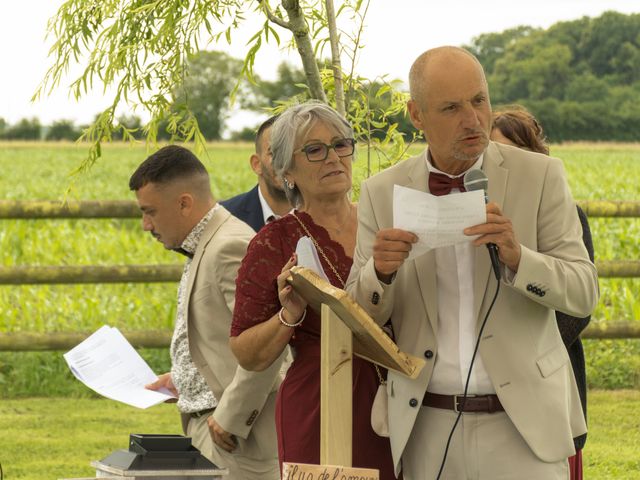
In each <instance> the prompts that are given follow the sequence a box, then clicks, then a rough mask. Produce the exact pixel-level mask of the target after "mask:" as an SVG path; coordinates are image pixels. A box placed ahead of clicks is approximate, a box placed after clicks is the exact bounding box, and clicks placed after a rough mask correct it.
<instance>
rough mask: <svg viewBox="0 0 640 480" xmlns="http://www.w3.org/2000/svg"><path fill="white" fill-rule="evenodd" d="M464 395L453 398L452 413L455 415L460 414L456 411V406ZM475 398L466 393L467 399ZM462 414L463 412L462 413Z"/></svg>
mask: <svg viewBox="0 0 640 480" xmlns="http://www.w3.org/2000/svg"><path fill="white" fill-rule="evenodd" d="M464 397H465V396H464V395H454V396H453V411H454V412H456V413H460V410H458V404H459V403H460V401H461V400H462V399H463V398H464ZM474 397H477V395H473V394H470V393H468V394H467V398H474ZM462 413H464V412H462Z"/></svg>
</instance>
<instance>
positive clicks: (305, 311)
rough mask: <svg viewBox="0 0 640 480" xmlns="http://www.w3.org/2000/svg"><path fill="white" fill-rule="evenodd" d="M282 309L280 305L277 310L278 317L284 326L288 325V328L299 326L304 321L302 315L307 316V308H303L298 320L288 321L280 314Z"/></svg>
mask: <svg viewBox="0 0 640 480" xmlns="http://www.w3.org/2000/svg"><path fill="white" fill-rule="evenodd" d="M283 310H284V307H282V308H281V309H280V310H279V311H278V318H279V319H280V323H281V324H283V325H284V326H285V327H289V328H295V327H299V326H300V325H301V324H302V322H303V321H304V317H306V316H307V309H306V308H305V309H304V312H302V317H300V320H298V321H297V322H296V323H289V322H287V321H286V320H285V319H284V316H283V315H282V311H283Z"/></svg>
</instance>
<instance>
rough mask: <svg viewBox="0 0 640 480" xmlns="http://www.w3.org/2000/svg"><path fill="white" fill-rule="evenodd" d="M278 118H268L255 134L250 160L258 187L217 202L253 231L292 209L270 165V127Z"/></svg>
mask: <svg viewBox="0 0 640 480" xmlns="http://www.w3.org/2000/svg"><path fill="white" fill-rule="evenodd" d="M276 118H277V116H276V115H274V116H273V117H270V118H268V119H267V120H266V121H264V122H263V123H262V125H260V127H259V128H258V132H257V133H256V151H255V153H254V154H253V155H251V158H250V164H251V168H252V169H253V171H254V172H255V173H256V175H257V176H258V185H256V186H255V187H253V188H252V189H251V190H249V191H248V192H245V193H241V194H240V195H236V196H235V197H232V198H229V199H227V200H224V201H222V202H220V203H221V204H222V206H224V208H226V209H227V210H229V211H230V212H231V213H232V214H233V215H235V216H236V217H237V218H239V219H240V220H242V221H243V222H245V223H247V224H248V225H249V226H250V227H251V228H253V229H254V230H255V231H256V232H257V231H258V230H260V229H261V228H262V227H263V226H264V224H265V223H267V222H269V221H271V220H274V219H276V218H280V217H281V216H283V215H285V214H286V213H287V212H289V210H291V205H290V204H289V201H288V200H287V197H286V196H285V194H284V190H283V189H282V182H281V181H280V180H279V179H278V178H276V176H275V174H274V172H273V167H272V166H271V146H270V145H271V126H272V125H273V122H275V121H276Z"/></svg>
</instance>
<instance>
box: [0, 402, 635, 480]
mask: <svg viewBox="0 0 640 480" xmlns="http://www.w3.org/2000/svg"><path fill="white" fill-rule="evenodd" d="M589 405H590V406H589V413H590V416H589V436H588V438H587V444H586V446H585V450H584V452H583V460H584V478H586V479H589V480H610V479H611V480H614V479H615V480H637V479H640V416H639V415H638V412H639V411H640V392H639V391H614V392H612V391H592V392H590V398H589ZM0 432H2V435H0V463H1V464H2V468H3V469H4V474H5V478H6V479H7V480H43V479H56V478H70V477H80V476H91V475H94V474H95V471H94V470H92V469H91V467H90V466H89V462H91V461H92V460H100V459H102V458H104V457H106V456H107V455H108V454H110V453H111V452H112V451H114V450H118V449H123V448H127V441H128V435H129V433H165V434H166V433H181V432H180V425H179V420H178V415H177V413H176V409H175V406H173V405H168V404H167V405H158V406H156V407H152V408H150V409H148V410H138V409H135V408H133V407H129V406H126V405H122V404H119V403H117V402H112V401H109V400H102V399H73V400H67V399H60V398H55V399H52V398H28V399H21V400H3V401H2V408H0Z"/></svg>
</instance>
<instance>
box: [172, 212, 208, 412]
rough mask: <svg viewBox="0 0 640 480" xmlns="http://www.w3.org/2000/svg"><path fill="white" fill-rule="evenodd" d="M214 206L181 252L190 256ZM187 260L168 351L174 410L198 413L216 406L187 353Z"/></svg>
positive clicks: (185, 240)
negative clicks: (173, 391) (175, 406)
mask: <svg viewBox="0 0 640 480" xmlns="http://www.w3.org/2000/svg"><path fill="white" fill-rule="evenodd" d="M218 207H219V204H216V205H215V206H214V207H213V208H212V209H211V210H209V211H208V212H207V214H206V215H205V216H204V217H202V220H200V222H198V224H197V225H196V226H195V227H193V230H191V232H189V235H187V237H186V238H185V239H184V241H183V242H182V245H180V247H181V248H182V249H183V250H184V251H186V252H187V253H189V254H191V255H193V254H194V253H195V251H196V248H197V247H198V243H199V242H200V238H201V237H202V232H204V229H205V227H206V226H207V224H208V223H209V220H211V217H213V214H214V213H215V211H216V210H217V209H218ZM191 261H192V260H191V258H187V261H186V262H185V264H184V270H183V271H182V277H181V278H180V285H179V286H178V307H177V309H176V325H175V328H174V331H173V338H172V339H171V348H170V350H169V352H170V355H171V379H172V380H173V384H174V385H175V387H176V389H177V390H178V393H179V395H180V396H179V397H178V410H180V412H182V413H192V412H199V411H200V410H207V409H210V408H215V407H216V406H217V405H218V400H217V399H216V398H215V396H214V395H213V393H212V392H211V390H210V389H209V386H208V385H207V382H206V381H205V379H204V377H203V376H202V375H200V372H198V369H197V368H196V366H195V365H194V363H193V360H192V359H191V354H190V353H189V339H188V337H187V323H186V319H187V308H189V305H188V299H187V298H186V295H187V281H188V279H189V269H190V266H191Z"/></svg>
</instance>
